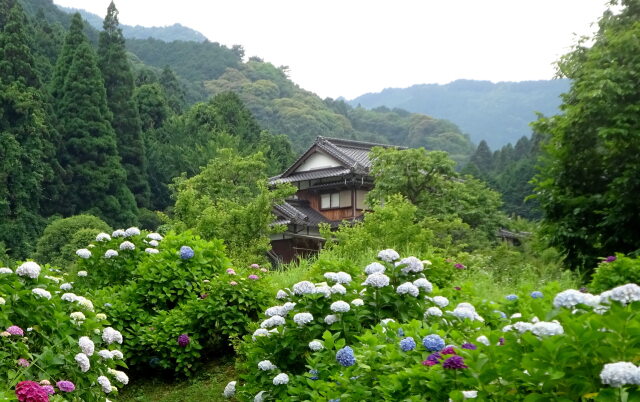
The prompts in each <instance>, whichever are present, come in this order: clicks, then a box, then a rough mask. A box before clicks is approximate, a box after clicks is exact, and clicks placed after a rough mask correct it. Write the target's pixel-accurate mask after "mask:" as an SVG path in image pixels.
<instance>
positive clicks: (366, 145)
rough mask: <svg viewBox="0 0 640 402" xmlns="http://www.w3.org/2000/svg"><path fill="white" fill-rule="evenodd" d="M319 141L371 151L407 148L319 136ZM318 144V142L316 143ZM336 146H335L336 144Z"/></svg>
mask: <svg viewBox="0 0 640 402" xmlns="http://www.w3.org/2000/svg"><path fill="white" fill-rule="evenodd" d="M317 138H318V139H324V140H327V141H328V142H331V143H334V142H343V143H347V144H349V145H352V146H354V147H358V148H365V149H370V148H372V147H386V148H387V147H394V148H406V147H401V146H398V145H392V144H382V143H379V142H369V141H360V140H352V139H347V138H336V137H324V136H321V135H319V136H318V137H317ZM316 142H317V141H316ZM334 145H335V144H334Z"/></svg>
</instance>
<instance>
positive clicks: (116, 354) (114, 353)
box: [111, 350, 124, 360]
mask: <svg viewBox="0 0 640 402" xmlns="http://www.w3.org/2000/svg"><path fill="white" fill-rule="evenodd" d="M111 356H113V358H114V359H118V360H122V359H124V355H123V354H122V352H121V351H119V350H112V351H111Z"/></svg>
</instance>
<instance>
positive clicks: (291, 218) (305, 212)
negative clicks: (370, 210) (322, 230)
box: [274, 200, 362, 228]
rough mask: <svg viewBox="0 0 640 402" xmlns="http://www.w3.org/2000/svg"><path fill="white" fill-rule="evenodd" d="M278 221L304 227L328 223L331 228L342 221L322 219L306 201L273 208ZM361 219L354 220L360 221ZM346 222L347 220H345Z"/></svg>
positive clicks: (288, 202)
mask: <svg viewBox="0 0 640 402" xmlns="http://www.w3.org/2000/svg"><path fill="white" fill-rule="evenodd" d="M274 209H275V213H276V215H278V219H277V220H276V222H279V223H282V224H285V221H288V222H287V223H292V224H295V225H305V226H310V227H318V226H319V225H320V224H321V223H328V224H329V225H331V227H334V228H335V227H338V226H339V225H340V223H342V220H338V221H332V220H329V219H327V218H325V217H324V215H322V214H321V213H320V212H318V211H317V210H315V209H313V208H311V205H310V204H309V201H307V200H287V201H286V202H285V203H284V204H280V205H276V206H275V207H274ZM360 219H362V218H361V217H357V218H355V220H360ZM345 220H348V219H345Z"/></svg>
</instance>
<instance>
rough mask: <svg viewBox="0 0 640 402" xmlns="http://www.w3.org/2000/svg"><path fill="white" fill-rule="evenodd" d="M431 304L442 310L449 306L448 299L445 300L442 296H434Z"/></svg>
mask: <svg viewBox="0 0 640 402" xmlns="http://www.w3.org/2000/svg"><path fill="white" fill-rule="evenodd" d="M431 301H432V302H434V303H435V304H436V306H438V307H440V308H444V307H447V306H448V305H449V299H447V298H446V297H444V296H434V297H433V298H432V299H431Z"/></svg>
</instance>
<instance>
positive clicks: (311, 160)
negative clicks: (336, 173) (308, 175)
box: [295, 152, 343, 172]
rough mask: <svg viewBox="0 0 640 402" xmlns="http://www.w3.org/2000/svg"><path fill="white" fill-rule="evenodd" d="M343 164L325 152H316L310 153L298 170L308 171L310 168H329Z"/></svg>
mask: <svg viewBox="0 0 640 402" xmlns="http://www.w3.org/2000/svg"><path fill="white" fill-rule="evenodd" d="M341 166H343V165H342V164H341V163H340V162H339V161H337V160H336V159H335V158H332V157H331V156H329V155H327V154H325V153H323V152H314V153H312V154H311V155H309V156H308V157H307V158H306V159H305V160H304V161H302V163H301V164H300V166H298V168H297V169H296V170H295V171H296V172H307V171H309V170H317V169H327V168H333V167H341Z"/></svg>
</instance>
